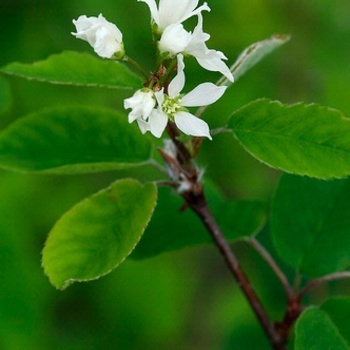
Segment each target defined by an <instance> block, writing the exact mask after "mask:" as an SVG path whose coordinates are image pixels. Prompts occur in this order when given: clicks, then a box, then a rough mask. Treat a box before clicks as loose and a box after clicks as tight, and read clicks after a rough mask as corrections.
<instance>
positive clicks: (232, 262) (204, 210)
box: [184, 192, 286, 350]
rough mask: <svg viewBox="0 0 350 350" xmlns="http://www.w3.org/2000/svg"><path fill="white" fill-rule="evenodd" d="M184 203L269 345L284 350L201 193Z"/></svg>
mask: <svg viewBox="0 0 350 350" xmlns="http://www.w3.org/2000/svg"><path fill="white" fill-rule="evenodd" d="M184 197H185V199H186V202H187V203H188V205H189V207H191V208H192V210H193V211H194V212H195V213H196V214H197V215H198V216H199V218H200V219H201V221H202V222H203V224H204V225H205V226H206V228H207V230H208V231H209V233H210V235H211V237H212V239H213V240H214V242H215V244H216V246H217V247H218V248H219V250H220V252H221V254H222V255H223V257H224V259H225V261H226V264H227V266H228V268H229V269H230V271H231V272H232V274H233V275H234V277H235V279H236V281H237V283H238V285H239V287H240V288H241V290H242V291H243V293H244V294H245V296H246V298H247V300H248V302H249V304H250V305H251V307H252V309H253V311H254V313H255V315H256V316H257V318H258V319H259V321H260V323H261V325H262V327H263V329H264V331H265V333H266V335H267V336H268V338H269V340H270V343H271V345H272V347H273V349H275V350H284V349H285V341H286V339H283V338H282V337H281V336H280V334H279V332H278V331H277V330H276V328H275V327H274V324H273V323H272V322H271V321H270V318H269V317H268V315H267V313H266V311H265V309H264V307H263V306H262V303H261V301H260V299H259V297H258V296H257V294H256V292H255V291H254V289H253V287H252V286H251V284H250V282H249V280H248V278H247V276H246V275H245V273H244V271H243V270H242V268H241V266H240V264H239V262H238V260H237V258H236V256H235V255H234V253H233V252H232V250H231V247H230V245H229V243H228V242H227V240H226V239H225V237H224V235H223V234H222V232H221V230H220V228H219V226H218V224H217V222H216V221H215V219H214V217H213V215H212V213H211V212H210V210H209V207H208V205H207V202H206V199H205V197H204V194H203V192H201V193H198V194H194V193H190V194H187V195H186V194H184Z"/></svg>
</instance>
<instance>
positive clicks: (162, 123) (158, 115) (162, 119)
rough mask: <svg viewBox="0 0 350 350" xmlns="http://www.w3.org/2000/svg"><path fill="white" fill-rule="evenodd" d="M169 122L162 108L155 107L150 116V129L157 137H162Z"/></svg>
mask: <svg viewBox="0 0 350 350" xmlns="http://www.w3.org/2000/svg"><path fill="white" fill-rule="evenodd" d="M167 124H168V117H167V115H166V114H165V113H163V112H162V111H160V110H157V109H154V110H153V112H152V113H151V115H150V117H149V126H150V131H151V133H152V134H153V135H154V136H155V137H158V138H159V137H161V136H162V133H163V131H164V129H165V128H166V126H167Z"/></svg>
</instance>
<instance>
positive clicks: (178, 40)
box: [158, 23, 192, 57]
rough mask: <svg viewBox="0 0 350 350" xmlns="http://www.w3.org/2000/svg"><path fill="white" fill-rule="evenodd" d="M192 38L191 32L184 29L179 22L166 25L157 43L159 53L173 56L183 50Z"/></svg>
mask: <svg viewBox="0 0 350 350" xmlns="http://www.w3.org/2000/svg"><path fill="white" fill-rule="evenodd" d="M191 38H192V35H191V33H189V32H188V31H187V30H185V28H184V26H183V25H182V24H180V23H178V24H171V25H170V26H168V27H166V28H165V30H164V32H163V35H162V37H161V39H160V41H159V43H158V47H159V51H160V53H162V54H163V53H169V54H170V55H168V56H169V57H174V56H175V55H177V54H178V53H180V52H182V51H184V50H185V48H186V47H187V46H188V44H189V43H190V41H191Z"/></svg>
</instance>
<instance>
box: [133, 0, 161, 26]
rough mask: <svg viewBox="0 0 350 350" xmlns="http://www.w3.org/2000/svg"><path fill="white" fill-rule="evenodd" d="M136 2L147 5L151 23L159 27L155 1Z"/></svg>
mask: <svg viewBox="0 0 350 350" xmlns="http://www.w3.org/2000/svg"><path fill="white" fill-rule="evenodd" d="M137 1H138V2H140V1H141V2H145V3H146V4H147V5H148V7H149V9H150V11H151V16H152V19H153V21H154V22H155V23H156V24H157V25H158V26H159V12H158V9H157V4H156V2H155V0H137Z"/></svg>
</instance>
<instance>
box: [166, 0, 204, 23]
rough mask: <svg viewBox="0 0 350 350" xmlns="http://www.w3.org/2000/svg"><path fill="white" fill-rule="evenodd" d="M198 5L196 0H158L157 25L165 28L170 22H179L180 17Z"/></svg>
mask: <svg viewBox="0 0 350 350" xmlns="http://www.w3.org/2000/svg"><path fill="white" fill-rule="evenodd" d="M197 5H198V0H176V1H174V0H160V2H159V18H160V23H159V26H160V27H161V28H162V29H165V28H166V27H168V26H169V25H171V24H174V23H181V22H182V21H183V20H182V18H183V17H185V16H186V15H188V14H189V13H191V12H192V11H193V10H194V9H195V8H196V6H197Z"/></svg>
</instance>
